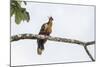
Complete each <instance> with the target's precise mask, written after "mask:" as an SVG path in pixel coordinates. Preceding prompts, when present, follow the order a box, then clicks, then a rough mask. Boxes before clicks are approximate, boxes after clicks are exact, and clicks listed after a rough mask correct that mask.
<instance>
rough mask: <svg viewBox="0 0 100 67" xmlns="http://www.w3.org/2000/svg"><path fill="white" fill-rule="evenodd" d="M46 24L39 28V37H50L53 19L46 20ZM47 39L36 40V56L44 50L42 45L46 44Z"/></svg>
mask: <svg viewBox="0 0 100 67" xmlns="http://www.w3.org/2000/svg"><path fill="white" fill-rule="evenodd" d="M48 19H49V20H48V22H46V23H44V24H43V25H42V26H41V29H40V32H39V35H44V36H50V34H51V32H52V24H53V18H52V16H50V17H49V18H48ZM46 41H47V39H37V54H38V55H41V54H42V52H43V50H44V44H45V43H46Z"/></svg>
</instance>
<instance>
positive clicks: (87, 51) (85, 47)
mask: <svg viewBox="0 0 100 67" xmlns="http://www.w3.org/2000/svg"><path fill="white" fill-rule="evenodd" d="M84 49H85V51H86V53H87V54H88V56H89V57H90V59H91V60H92V61H95V60H94V59H93V57H92V55H91V54H90V52H89V50H88V49H87V46H84Z"/></svg>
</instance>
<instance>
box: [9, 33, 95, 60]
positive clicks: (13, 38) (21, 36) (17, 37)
mask: <svg viewBox="0 0 100 67" xmlns="http://www.w3.org/2000/svg"><path fill="white" fill-rule="evenodd" d="M21 39H22V40H23V39H48V40H50V41H56V42H64V43H73V44H78V45H81V46H83V47H84V49H85V51H86V53H87V54H88V56H89V57H90V59H91V60H92V61H95V60H94V59H93V57H92V55H91V54H90V52H89V51H88V49H87V46H88V45H93V44H95V41H90V42H83V41H80V40H75V39H67V38H61V37H52V36H44V35H37V34H28V33H26V34H19V35H14V36H11V40H10V41H11V42H13V41H18V40H21Z"/></svg>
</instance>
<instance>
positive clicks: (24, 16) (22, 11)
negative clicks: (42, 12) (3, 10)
mask: <svg viewBox="0 0 100 67" xmlns="http://www.w3.org/2000/svg"><path fill="white" fill-rule="evenodd" d="M21 2H24V3H25V4H26V2H25V1H21ZM21 2H19V1H14V0H11V16H13V15H15V23H16V24H20V23H21V21H27V22H29V20H30V15H29V13H28V12H27V11H26V8H23V7H21Z"/></svg>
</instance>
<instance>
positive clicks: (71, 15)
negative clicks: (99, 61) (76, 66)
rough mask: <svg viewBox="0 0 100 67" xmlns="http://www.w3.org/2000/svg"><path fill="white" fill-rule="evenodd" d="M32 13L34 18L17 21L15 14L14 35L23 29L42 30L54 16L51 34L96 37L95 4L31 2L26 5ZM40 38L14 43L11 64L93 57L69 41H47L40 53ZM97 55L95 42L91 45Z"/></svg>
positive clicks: (91, 38) (79, 38)
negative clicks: (38, 52) (37, 40)
mask: <svg viewBox="0 0 100 67" xmlns="http://www.w3.org/2000/svg"><path fill="white" fill-rule="evenodd" d="M25 7H26V8H27V11H28V12H29V13H30V22H29V23H27V22H21V24H19V25H16V24H15V22H14V17H12V18H11V35H16V34H21V33H33V34H38V32H39V31H40V28H41V25H42V24H43V23H45V22H47V21H48V17H49V16H52V17H53V18H54V21H53V28H52V29H53V31H52V33H51V36H57V37H65V38H71V39H78V40H81V41H92V40H94V37H95V36H94V32H95V30H94V7H93V6H78V5H63V4H47V3H34V2H27V5H26V6H25ZM36 49H37V42H36V40H20V41H16V42H12V43H11V50H12V51H11V61H12V62H11V64H12V65H29V64H46V63H61V62H77V61H91V60H90V58H89V57H88V55H87V54H86V52H85V50H84V48H83V47H82V46H78V45H75V44H69V43H60V42H53V41H47V42H46V44H45V50H44V52H43V54H42V55H41V56H39V55H37V50H36ZM89 50H90V52H91V54H92V55H93V56H94V46H89Z"/></svg>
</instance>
